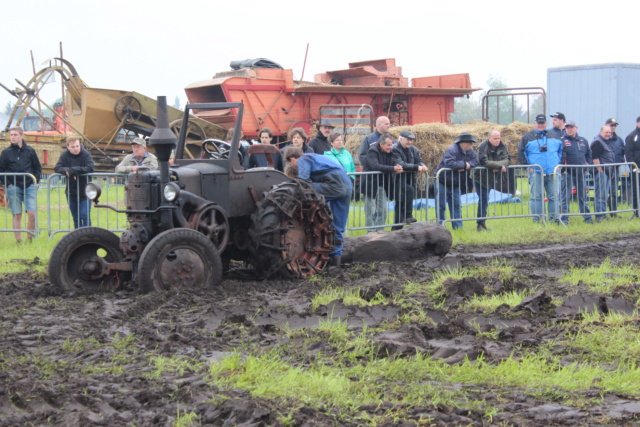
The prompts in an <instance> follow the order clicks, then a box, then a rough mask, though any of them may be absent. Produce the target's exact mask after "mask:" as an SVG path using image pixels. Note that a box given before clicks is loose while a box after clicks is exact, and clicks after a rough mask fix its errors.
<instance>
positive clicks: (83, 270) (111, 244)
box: [49, 227, 130, 292]
mask: <svg viewBox="0 0 640 427" xmlns="http://www.w3.org/2000/svg"><path fill="white" fill-rule="evenodd" d="M97 258H102V261H104V262H107V263H113V262H122V261H123V260H124V255H123V254H122V252H121V251H120V239H119V238H118V236H116V235H115V234H113V233H112V232H111V231H109V230H105V229H104V228H98V227H82V228H78V229H76V230H73V231H72V232H70V233H69V234H67V235H66V236H64V237H63V238H62V239H60V241H59V242H58V243H57V244H56V246H55V247H54V248H53V251H52V252H51V258H50V259H49V280H51V283H53V284H54V285H57V286H60V287H61V288H62V289H64V290H66V291H69V292H74V291H89V292H100V291H112V290H114V289H117V288H118V287H119V286H120V285H121V284H122V283H123V282H125V281H127V280H129V278H130V273H128V272H120V273H117V272H113V273H110V274H108V275H105V276H103V277H99V278H92V277H91V275H90V274H88V272H87V270H90V268H89V267H91V265H93V266H94V267H95V268H98V266H99V263H94V262H92V260H95V259H97Z"/></svg>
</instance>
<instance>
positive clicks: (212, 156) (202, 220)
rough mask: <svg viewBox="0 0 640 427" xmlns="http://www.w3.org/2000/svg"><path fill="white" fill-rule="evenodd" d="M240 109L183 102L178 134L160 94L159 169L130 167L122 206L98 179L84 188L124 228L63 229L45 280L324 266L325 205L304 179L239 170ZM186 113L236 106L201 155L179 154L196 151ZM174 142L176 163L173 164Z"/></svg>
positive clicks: (195, 277) (94, 281)
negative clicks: (229, 122)
mask: <svg viewBox="0 0 640 427" xmlns="http://www.w3.org/2000/svg"><path fill="white" fill-rule="evenodd" d="M243 108H244V107H243V104H242V103H205V104H189V105H187V106H186V111H185V114H184V118H183V120H184V123H183V125H182V127H181V129H182V130H181V132H180V134H179V135H178V137H177V139H176V137H175V134H174V133H173V132H172V131H171V130H170V128H169V126H168V118H167V111H166V110H167V104H166V98H165V97H158V113H157V118H158V122H157V127H156V129H155V130H154V131H153V133H152V135H151V137H150V140H149V141H150V145H152V146H153V147H154V148H155V152H156V154H157V156H158V163H159V165H160V167H159V170H139V171H137V172H131V173H130V174H129V176H128V181H127V184H126V187H125V189H126V210H117V209H116V208H114V207H112V206H108V205H101V204H100V203H99V197H100V192H101V189H100V186H99V185H98V184H97V183H95V182H90V183H89V184H87V187H86V189H85V193H86V194H87V197H89V199H91V200H93V202H94V203H95V206H96V207H101V208H109V209H112V210H114V211H117V212H125V213H126V214H127V220H128V223H129V226H128V229H127V230H126V231H124V232H123V233H122V235H121V236H120V237H118V236H117V235H116V234H114V233H112V232H111V231H109V230H106V229H103V228H98V227H84V228H79V229H76V230H74V231H72V232H70V233H69V234H67V235H66V236H64V237H63V238H62V239H61V240H60V241H59V242H58V244H57V245H56V246H55V248H54V250H53V252H52V254H51V260H50V262H49V276H50V279H51V282H52V283H54V284H57V285H60V286H61V287H63V288H64V289H66V290H69V291H77V290H86V291H99V290H114V289H117V288H118V287H120V286H121V285H122V284H123V283H124V282H134V283H135V284H137V286H138V288H139V289H140V290H141V291H143V292H148V291H151V290H167V289H171V288H191V287H194V286H203V285H204V286H215V285H218V284H220V283H221V281H222V274H223V268H224V267H223V266H228V265H229V263H230V261H231V260H239V261H244V262H245V263H247V264H250V265H252V266H253V267H255V270H256V271H257V273H258V274H259V275H260V276H262V277H271V276H284V277H307V276H310V275H313V274H316V273H319V272H321V271H323V269H324V268H325V266H326V265H327V263H328V260H329V253H330V252H331V250H332V249H333V239H334V233H335V231H334V229H333V228H332V226H331V222H332V213H331V210H330V208H329V207H328V205H327V203H326V202H325V200H324V197H322V196H319V195H318V194H317V193H316V192H315V191H314V190H313V188H311V186H310V185H308V184H306V183H305V182H302V181H299V180H294V179H290V178H288V177H287V176H286V175H284V174H283V173H281V172H279V171H277V170H275V169H272V168H256V169H250V170H244V169H243V168H242V166H241V165H240V154H239V153H240V150H239V147H240V141H239V135H240V134H241V132H240V126H241V123H242V114H243ZM190 110H196V111H198V112H202V111H204V110H225V111H229V110H232V111H233V110H235V111H236V114H237V116H236V118H237V119H236V123H235V128H234V129H235V132H234V135H235V136H234V139H233V141H232V142H231V143H230V144H229V143H227V142H225V141H221V140H216V139H207V140H205V141H204V142H203V144H202V147H199V150H200V152H199V153H193V152H191V153H188V154H187V153H185V151H186V150H193V148H194V147H193V145H192V144H189V145H187V144H186V143H185V141H186V136H185V132H186V131H184V130H185V129H187V128H188V125H187V120H188V118H189V112H190ZM174 148H175V150H176V159H177V160H176V164H175V166H171V167H170V166H169V156H170V154H171V151H172V150H173V149H174ZM269 149H272V147H270V146H265V151H266V152H268V151H269ZM265 155H267V156H268V155H269V154H265Z"/></svg>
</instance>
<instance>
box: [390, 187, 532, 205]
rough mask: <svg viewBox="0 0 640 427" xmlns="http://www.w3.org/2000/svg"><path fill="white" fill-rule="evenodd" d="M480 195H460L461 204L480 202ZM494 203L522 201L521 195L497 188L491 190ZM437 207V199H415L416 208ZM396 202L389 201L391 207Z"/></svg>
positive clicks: (490, 197)
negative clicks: (517, 195) (513, 194)
mask: <svg viewBox="0 0 640 427" xmlns="http://www.w3.org/2000/svg"><path fill="white" fill-rule="evenodd" d="M478 200H479V197H478V195H477V194H476V193H468V194H463V195H462V196H460V203H461V206H466V205H475V204H478ZM492 203H522V200H520V198H519V197H515V196H512V195H511V194H508V193H500V192H499V191H496V190H489V204H492ZM425 205H426V206H427V207H428V208H435V207H436V199H415V200H414V201H413V208H414V209H424V207H425ZM393 206H394V202H389V209H391V208H393Z"/></svg>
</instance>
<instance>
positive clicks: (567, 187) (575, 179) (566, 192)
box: [560, 169, 593, 224]
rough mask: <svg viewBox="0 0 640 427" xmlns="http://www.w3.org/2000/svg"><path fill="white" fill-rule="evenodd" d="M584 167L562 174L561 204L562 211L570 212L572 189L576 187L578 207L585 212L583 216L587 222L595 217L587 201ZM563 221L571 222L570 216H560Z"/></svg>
mask: <svg viewBox="0 0 640 427" xmlns="http://www.w3.org/2000/svg"><path fill="white" fill-rule="evenodd" d="M583 170H584V169H571V170H570V171H569V172H568V173H566V174H562V178H561V179H562V181H561V183H562V184H561V186H562V188H561V189H560V206H561V208H560V209H561V210H560V211H561V212H562V213H569V212H570V209H569V205H570V203H571V197H572V194H571V190H572V189H573V187H574V186H575V187H576V197H577V198H578V209H579V210H580V213H582V214H585V215H583V216H582V217H583V218H584V221H585V222H593V218H591V215H589V213H590V212H591V211H590V210H589V204H588V203H587V195H586V193H585V182H584V172H583ZM560 219H561V220H562V222H564V223H565V224H567V223H568V222H569V217H568V216H561V218H560Z"/></svg>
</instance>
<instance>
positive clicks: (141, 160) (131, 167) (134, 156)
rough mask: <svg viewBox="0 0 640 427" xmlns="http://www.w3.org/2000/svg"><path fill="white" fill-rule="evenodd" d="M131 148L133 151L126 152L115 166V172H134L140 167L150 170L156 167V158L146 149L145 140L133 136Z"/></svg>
mask: <svg viewBox="0 0 640 427" xmlns="http://www.w3.org/2000/svg"><path fill="white" fill-rule="evenodd" d="M131 150H132V151H133V153H131V154H127V155H126V156H125V157H124V159H122V161H121V162H120V164H119V165H118V166H116V172H117V173H129V172H136V171H137V170H138V169H140V168H141V167H145V168H148V169H150V170H156V169H158V158H157V157H156V156H155V155H154V154H151V153H149V152H148V151H147V141H145V140H144V139H143V138H133V141H131Z"/></svg>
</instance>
